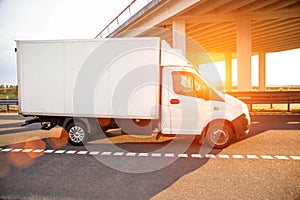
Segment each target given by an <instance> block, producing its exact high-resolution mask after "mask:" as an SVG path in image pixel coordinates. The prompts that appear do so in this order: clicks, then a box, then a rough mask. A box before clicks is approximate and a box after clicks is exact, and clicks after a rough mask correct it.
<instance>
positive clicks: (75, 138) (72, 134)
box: [69, 126, 84, 143]
mask: <svg viewBox="0 0 300 200" xmlns="http://www.w3.org/2000/svg"><path fill="white" fill-rule="evenodd" d="M69 138H70V140H71V141H72V142H75V143H80V142H82V141H83V138H84V129H83V128H81V127H80V126H73V127H72V128H70V130H69Z"/></svg>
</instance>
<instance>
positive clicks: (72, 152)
mask: <svg viewBox="0 0 300 200" xmlns="http://www.w3.org/2000/svg"><path fill="white" fill-rule="evenodd" d="M74 153H76V151H72V150H71V151H67V152H66V154H74Z"/></svg>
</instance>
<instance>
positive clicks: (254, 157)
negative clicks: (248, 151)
mask: <svg viewBox="0 0 300 200" xmlns="http://www.w3.org/2000/svg"><path fill="white" fill-rule="evenodd" d="M247 158H249V159H258V156H256V155H247Z"/></svg>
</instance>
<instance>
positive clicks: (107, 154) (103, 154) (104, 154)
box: [101, 151, 112, 156]
mask: <svg viewBox="0 0 300 200" xmlns="http://www.w3.org/2000/svg"><path fill="white" fill-rule="evenodd" d="M111 153H112V152H107V151H106V152H102V153H101V155H102V156H109V155H110V154H111Z"/></svg>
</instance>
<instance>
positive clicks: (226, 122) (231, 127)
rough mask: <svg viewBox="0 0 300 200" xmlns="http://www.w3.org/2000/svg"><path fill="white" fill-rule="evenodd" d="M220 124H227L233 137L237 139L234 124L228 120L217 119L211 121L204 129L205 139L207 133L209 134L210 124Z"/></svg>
mask: <svg viewBox="0 0 300 200" xmlns="http://www.w3.org/2000/svg"><path fill="white" fill-rule="evenodd" d="M220 122H222V123H223V122H224V123H225V124H227V125H228V126H229V127H230V129H231V131H232V133H233V135H234V136H235V137H236V130H235V128H234V126H233V124H232V122H231V121H229V120H228V119H222V118H217V119H213V120H211V121H209V122H208V123H207V124H206V126H205V127H204V129H203V133H204V134H202V135H203V137H205V135H206V133H207V131H208V128H209V126H210V124H212V123H220Z"/></svg>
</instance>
